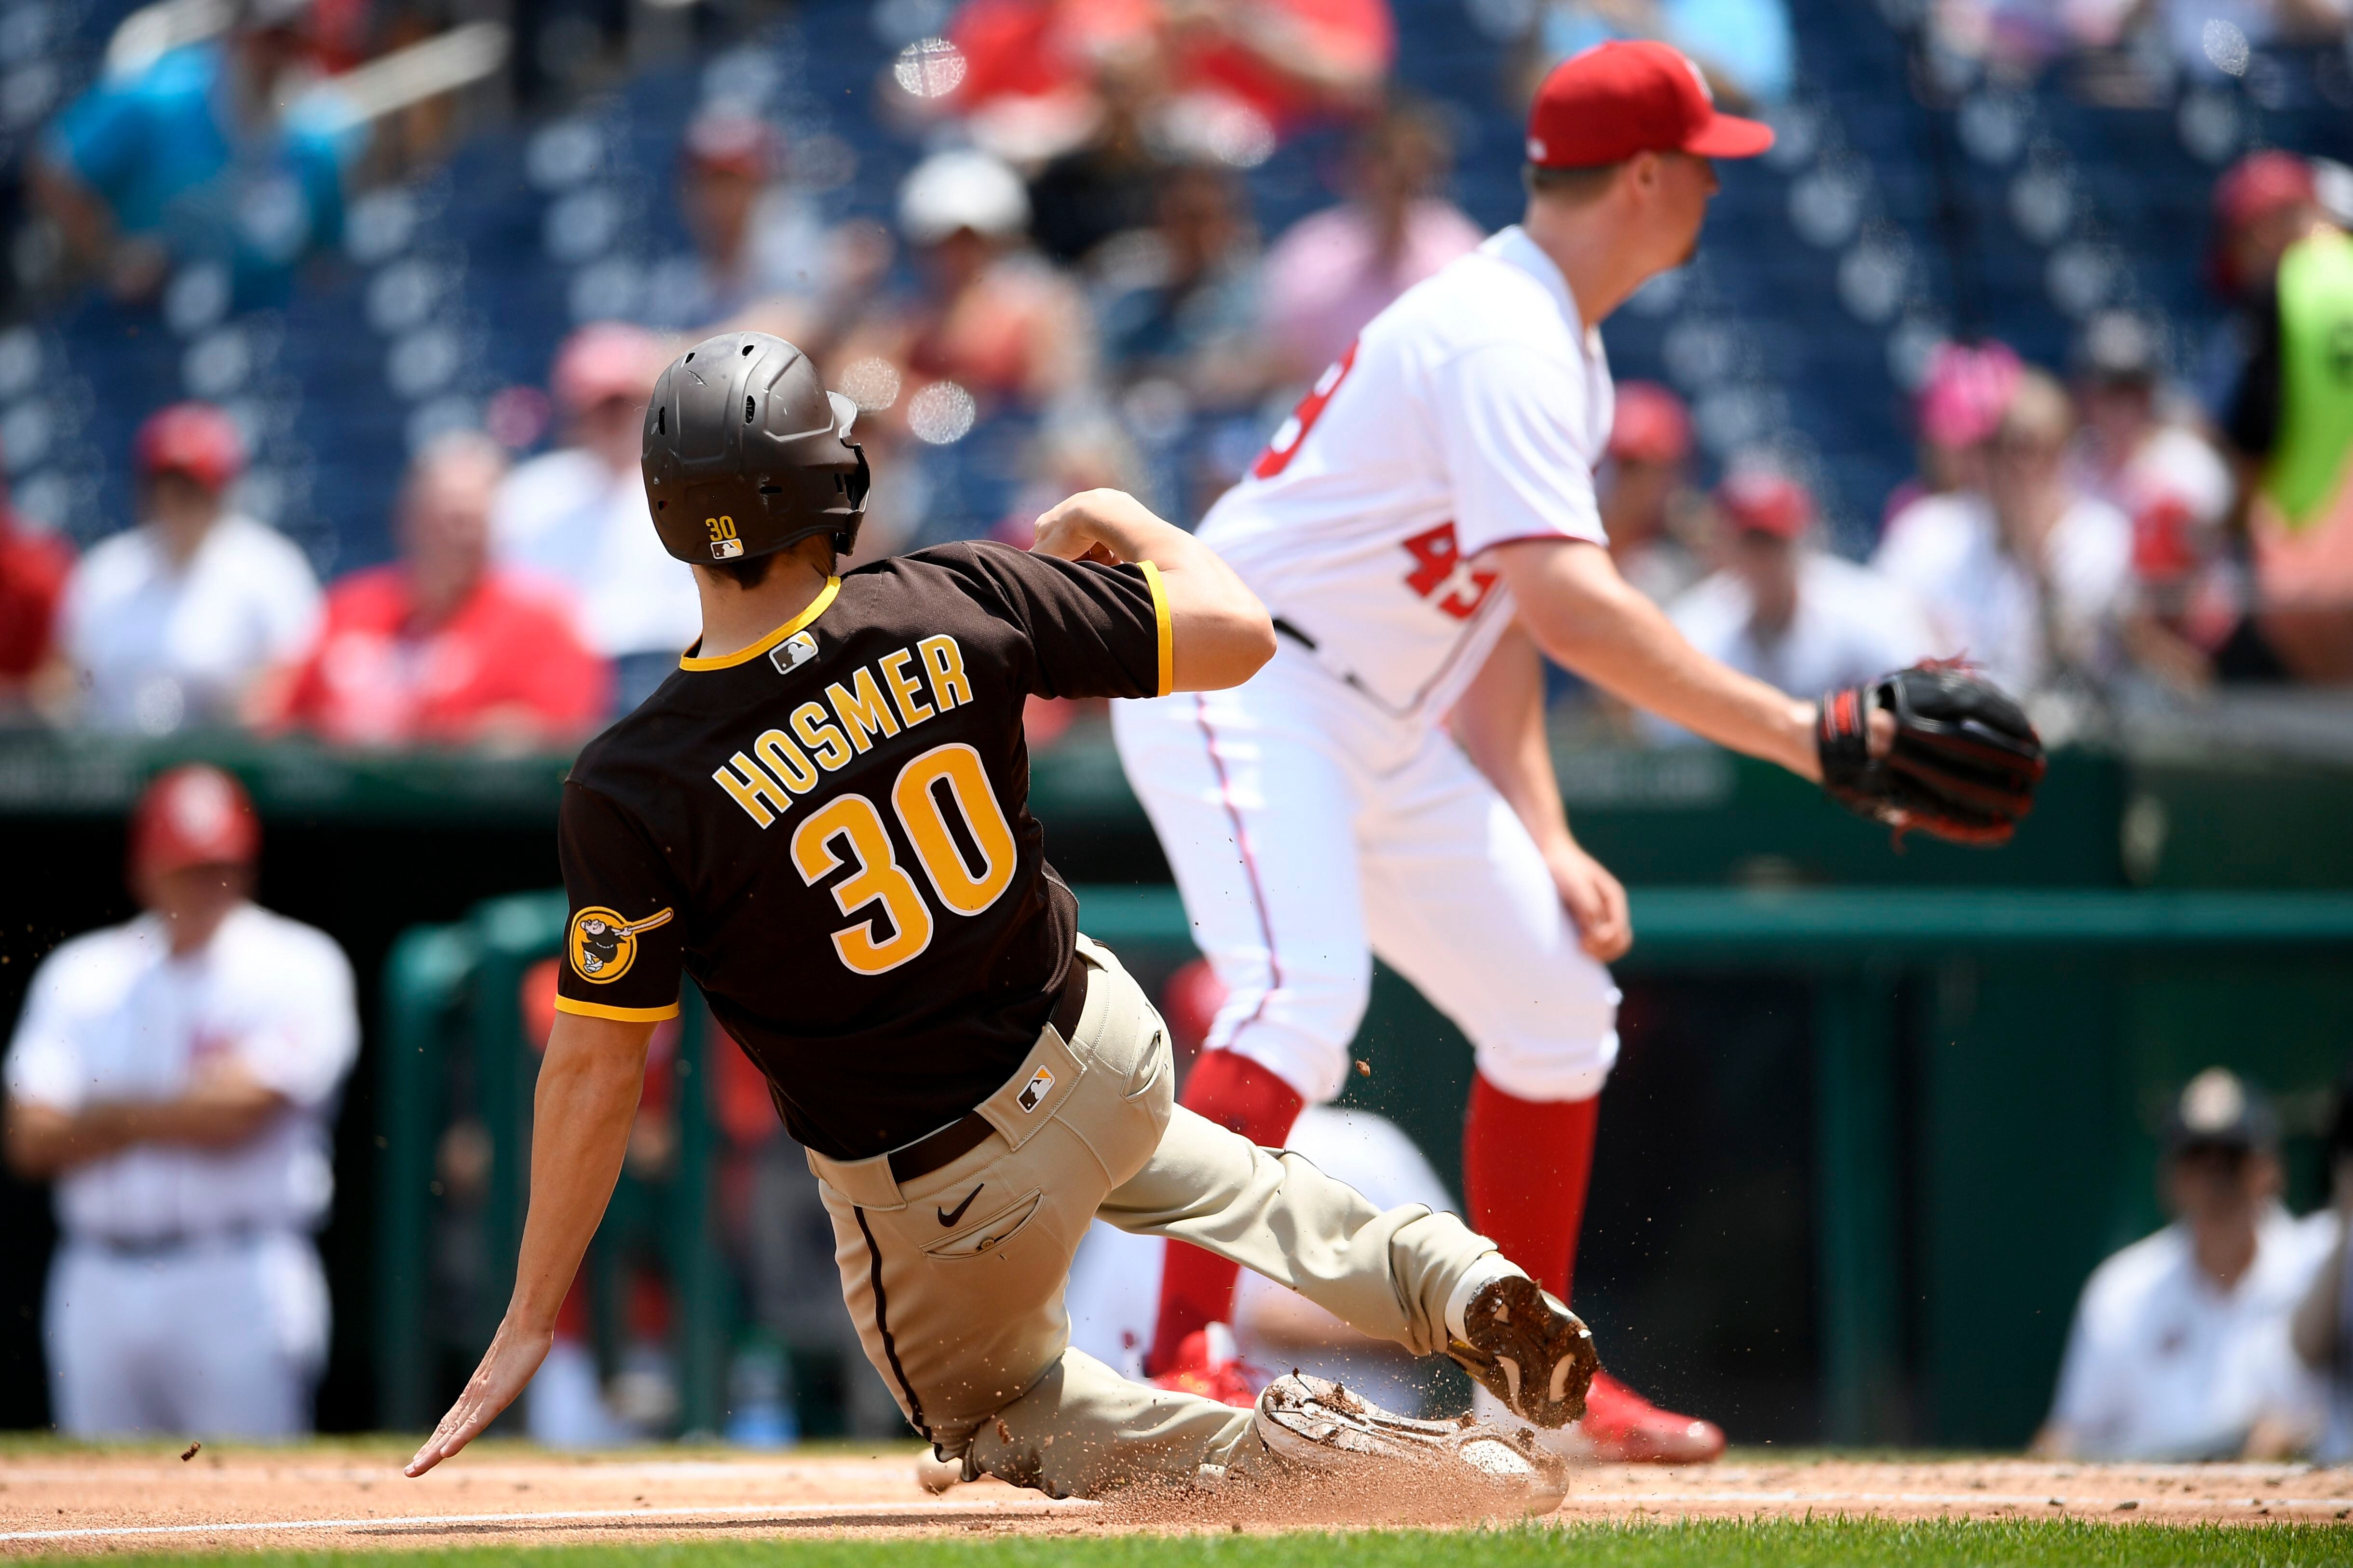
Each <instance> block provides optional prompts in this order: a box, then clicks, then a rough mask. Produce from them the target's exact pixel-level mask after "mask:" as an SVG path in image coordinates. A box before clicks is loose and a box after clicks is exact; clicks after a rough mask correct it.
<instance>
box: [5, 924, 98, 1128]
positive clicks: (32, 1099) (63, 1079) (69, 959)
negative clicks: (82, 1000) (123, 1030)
mask: <svg viewBox="0 0 2353 1568" xmlns="http://www.w3.org/2000/svg"><path fill="white" fill-rule="evenodd" d="M75 958H76V954H75V952H73V950H71V949H66V950H60V951H59V952H55V953H52V954H51V955H50V956H49V958H48V960H47V962H46V963H43V964H42V965H41V967H40V969H39V971H38V972H37V973H35V974H34V976H33V984H32V990H31V994H29V995H27V996H26V998H25V1011H24V1015H23V1016H21V1017H20V1018H19V1019H18V1020H17V1022H16V1038H15V1040H13V1041H12V1042H11V1043H10V1045H9V1047H8V1065H7V1068H6V1072H5V1081H6V1085H7V1091H8V1098H9V1099H11V1100H22V1101H24V1102H25V1103H26V1104H28V1105H46V1106H50V1107H53V1108H55V1109H56V1110H67V1111H71V1110H79V1109H81V1104H82V1101H83V1100H85V1099H86V1098H87V1097H88V1093H89V1081H88V1079H89V1075H88V1074H87V1072H85V1071H84V1069H83V1068H82V1060H81V1051H80V1049H79V1045H78V1043H77V1038H78V1037H77V1033H76V1030H75V1028H74V1017H73V1010H72V1009H71V1008H70V1007H69V1005H67V1002H66V996H65V993H66V990H67V985H66V979H65V975H64V973H63V970H64V969H65V967H66V966H67V965H69V964H70V963H73V962H74V961H75Z"/></svg>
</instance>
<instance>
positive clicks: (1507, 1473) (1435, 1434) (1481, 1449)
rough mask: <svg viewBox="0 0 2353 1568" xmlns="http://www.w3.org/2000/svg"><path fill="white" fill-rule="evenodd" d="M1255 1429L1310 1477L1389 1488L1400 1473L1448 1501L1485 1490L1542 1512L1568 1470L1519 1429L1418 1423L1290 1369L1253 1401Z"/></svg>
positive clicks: (1556, 1499) (1550, 1506)
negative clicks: (1427, 1482) (1433, 1486)
mask: <svg viewBox="0 0 2353 1568" xmlns="http://www.w3.org/2000/svg"><path fill="white" fill-rule="evenodd" d="M1256 1427H1257V1432H1258V1438H1259V1441H1260V1442H1261V1443H1262V1444H1264V1445H1265V1446H1266V1449H1267V1452H1268V1453H1269V1454H1271V1455H1272V1456H1273V1457H1274V1458H1277V1459H1279V1460H1282V1461H1283V1462H1284V1463H1285V1464H1287V1465H1290V1466H1293V1467H1295V1468H1297V1469H1298V1470H1300V1471H1302V1472H1303V1473H1305V1474H1307V1475H1310V1476H1314V1477H1317V1478H1319V1479H1332V1480H1336V1481H1342V1482H1350V1483H1361V1484H1364V1485H1366V1486H1378V1487H1385V1488H1391V1489H1394V1488H1396V1487H1398V1486H1399V1485H1400V1484H1406V1485H1408V1486H1409V1485H1410V1483H1409V1480H1408V1475H1407V1474H1400V1473H1399V1472H1400V1471H1404V1472H1408V1473H1409V1474H1412V1475H1418V1476H1419V1477H1422V1478H1427V1479H1434V1480H1436V1481H1438V1482H1439V1483H1440V1485H1441V1486H1443V1487H1444V1488H1446V1489H1449V1495H1451V1496H1462V1497H1471V1498H1476V1497H1478V1496H1480V1495H1481V1494H1484V1495H1485V1496H1486V1497H1487V1498H1489V1499H1491V1500H1493V1502H1494V1503H1495V1504H1496V1505H1497V1506H1499V1507H1506V1508H1513V1509H1516V1510H1520V1511H1523V1512H1526V1513H1550V1512H1551V1511H1552V1510H1554V1509H1555V1508H1556V1507H1558V1506H1559V1504H1560V1500H1561V1497H1562V1495H1563V1494H1564V1493H1566V1492H1567V1490H1568V1467H1567V1464H1565V1463H1564V1462H1562V1460H1561V1459H1560V1458H1558V1457H1557V1456H1556V1455H1553V1454H1549V1453H1546V1451H1545V1450H1544V1449H1543V1448H1542V1447H1539V1446H1538V1445H1537V1444H1536V1442H1535V1439H1534V1436H1533V1435H1531V1434H1529V1433H1525V1432H1516V1433H1514V1432H1506V1431H1504V1429H1503V1428H1501V1427H1497V1426H1487V1425H1485V1424H1484V1423H1482V1422H1477V1421H1473V1420H1472V1419H1471V1418H1470V1417H1469V1416H1467V1415H1466V1416H1461V1417H1459V1418H1457V1419H1455V1420H1452V1421H1423V1420H1419V1419H1417V1418H1416V1417H1414V1416H1410V1415H1398V1414H1397V1413H1395V1412H1394V1411H1388V1410H1384V1409H1382V1408H1381V1407H1380V1406H1379V1405H1375V1404H1374V1403H1372V1402H1371V1401H1370V1400H1368V1399H1366V1398H1363V1397H1362V1396H1360V1395H1357V1394H1351V1393H1349V1392H1348V1391H1347V1390H1346V1389H1345V1388H1343V1387H1342V1386H1341V1385H1340V1384H1336V1383H1328V1382H1326V1381H1325V1380H1324V1379H1323V1378H1320V1377H1310V1376H1308V1375H1306V1374H1305V1373H1297V1372H1293V1373H1289V1374H1287V1375H1285V1376H1282V1377H1278V1378H1276V1379H1275V1380H1274V1381H1273V1382H1272V1383H1271V1384H1267V1386H1266V1392H1265V1393H1263V1394H1260V1395H1259V1400H1258V1415H1257V1420H1256Z"/></svg>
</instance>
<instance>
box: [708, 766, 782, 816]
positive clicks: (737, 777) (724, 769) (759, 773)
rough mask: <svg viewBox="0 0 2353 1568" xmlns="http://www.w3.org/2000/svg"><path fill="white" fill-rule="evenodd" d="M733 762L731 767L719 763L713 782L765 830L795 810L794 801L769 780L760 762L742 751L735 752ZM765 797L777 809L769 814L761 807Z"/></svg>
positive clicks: (763, 806)
mask: <svg viewBox="0 0 2353 1568" xmlns="http://www.w3.org/2000/svg"><path fill="white" fill-rule="evenodd" d="M732 761H733V764H734V765H733V766H732V767H731V766H729V765H728V763H720V764H719V766H718V767H717V768H716V769H715V770H713V771H712V775H711V782H712V783H713V784H717V785H718V786H719V787H720V788H721V789H723V790H725V791H726V792H727V793H728V794H729V795H733V796H734V797H735V804H736V805H740V806H742V807H743V808H744V815H745V816H749V817H750V818H751V819H752V820H753V821H754V822H756V823H758V824H759V825H760V826H762V827H765V826H768V824H770V823H772V822H774V821H776V818H777V817H778V816H781V815H782V814H783V813H785V812H786V811H789V810H791V809H792V805H793V803H792V800H791V798H790V797H789V796H787V795H786V794H785V792H784V791H783V790H781V789H778V788H777V787H776V780H774V779H772V778H770V777H769V776H768V774H767V773H766V771H765V769H763V768H762V767H761V766H760V764H759V763H755V762H754V761H753V760H752V759H751V758H749V757H747V756H745V755H744V753H743V752H736V753H735V755H734V757H733V759H732ZM763 797H765V798H766V799H767V800H768V801H770V802H772V803H773V804H774V805H775V806H776V810H775V811H770V810H769V809H768V808H767V806H765V805H761V804H760V802H761V800H762V798H763Z"/></svg>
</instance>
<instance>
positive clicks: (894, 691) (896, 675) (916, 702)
mask: <svg viewBox="0 0 2353 1568" xmlns="http://www.w3.org/2000/svg"><path fill="white" fill-rule="evenodd" d="M914 657H915V650H914V649H913V648H907V647H902V648H901V649H899V651H898V652H896V653H886V654H884V655H883V656H882V657H881V658H878V659H876V660H875V661H874V668H877V669H879V670H881V672H882V684H883V685H885V686H887V687H889V688H890V689H891V695H892V697H894V698H896V699H897V700H898V702H899V715H900V717H901V718H902V719H904V720H906V721H907V728H909V729H910V730H912V729H913V728H914V727H915V726H916V725H918V724H920V723H922V722H923V721H924V720H926V719H928V718H930V717H931V716H932V710H931V708H930V706H929V705H928V704H926V703H925V702H924V701H923V688H922V687H920V686H918V685H916V684H915V681H914V678H913V676H910V675H909V674H908V673H907V669H906V665H907V661H908V660H909V659H911V658H914Z"/></svg>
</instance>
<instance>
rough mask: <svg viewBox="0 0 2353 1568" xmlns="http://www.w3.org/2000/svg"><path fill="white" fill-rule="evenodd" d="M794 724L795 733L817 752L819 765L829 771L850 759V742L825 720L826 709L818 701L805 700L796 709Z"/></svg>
mask: <svg viewBox="0 0 2353 1568" xmlns="http://www.w3.org/2000/svg"><path fill="white" fill-rule="evenodd" d="M792 725H793V733H794V734H796V735H798V736H799V737H800V738H801V744H803V745H805V746H807V748H808V749H809V750H810V751H811V752H815V753H816V754H817V763H818V766H819V767H821V768H823V769H824V770H825V771H826V772H827V773H831V772H833V771H834V769H836V768H838V767H839V766H841V764H842V763H846V762H848V761H849V758H850V755H851V753H850V750H849V742H847V741H845V740H843V739H842V738H841V731H839V730H837V729H835V728H834V727H833V726H832V725H830V724H828V723H827V722H826V721H825V710H824V709H822V708H820V707H818V705H817V704H816V703H814V702H804V703H802V704H801V705H800V706H799V707H797V708H796V709H794V710H793V717H792Z"/></svg>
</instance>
